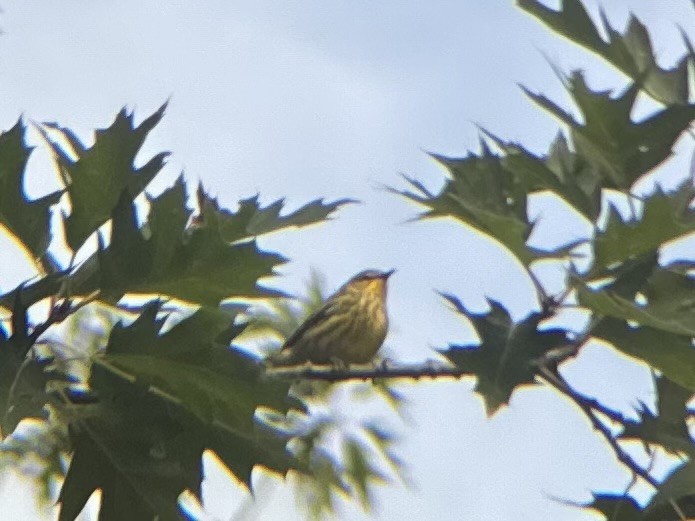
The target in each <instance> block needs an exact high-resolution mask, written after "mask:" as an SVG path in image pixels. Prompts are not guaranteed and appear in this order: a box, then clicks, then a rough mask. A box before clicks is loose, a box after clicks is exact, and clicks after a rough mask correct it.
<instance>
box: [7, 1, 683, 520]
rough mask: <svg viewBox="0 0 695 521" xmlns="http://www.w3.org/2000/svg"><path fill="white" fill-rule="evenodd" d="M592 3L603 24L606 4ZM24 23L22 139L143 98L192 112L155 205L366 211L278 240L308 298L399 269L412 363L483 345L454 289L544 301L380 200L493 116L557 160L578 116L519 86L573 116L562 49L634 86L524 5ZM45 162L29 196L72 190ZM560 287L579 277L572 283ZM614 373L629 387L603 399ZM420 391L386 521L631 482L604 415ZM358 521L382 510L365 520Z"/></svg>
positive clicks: (166, 144)
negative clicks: (450, 303) (599, 432)
mask: <svg viewBox="0 0 695 521" xmlns="http://www.w3.org/2000/svg"><path fill="white" fill-rule="evenodd" d="M554 4H557V2H553V5H554ZM604 4H605V5H604V8H605V9H606V11H607V13H608V15H609V18H610V19H611V20H613V21H614V22H615V24H614V25H617V26H618V27H619V28H621V29H622V28H623V27H624V23H625V20H626V17H627V13H628V11H629V10H633V11H635V12H636V13H637V14H638V15H639V16H640V17H641V18H642V20H644V21H646V22H647V25H648V26H649V27H650V29H651V30H653V31H654V34H655V35H656V43H655V49H656V50H657V52H658V55H659V57H660V58H662V59H663V62H664V63H669V64H670V63H671V59H672V58H673V57H674V56H676V55H678V54H679V53H680V52H681V50H682V47H681V44H680V36H679V34H678V31H677V28H676V24H679V25H681V26H682V27H684V28H690V29H691V28H692V27H695V9H693V6H692V4H691V2H689V1H688V0H663V1H661V2H653V1H650V0H631V1H629V0H610V1H606V2H604ZM589 6H590V7H591V9H592V11H593V12H594V14H595V13H596V12H597V9H596V6H597V4H596V2H594V1H591V2H589ZM3 10H4V13H3V14H2V15H1V16H0V27H1V28H2V29H3V30H4V33H5V34H4V35H3V36H2V37H0V93H1V94H2V99H3V100H4V103H3V104H2V105H1V106H0V128H2V129H8V128H9V127H10V126H11V125H13V124H14V122H15V121H16V119H17V117H18V116H19V115H20V114H23V115H24V116H25V117H26V118H27V119H32V120H36V121H59V122H60V123H61V124H63V125H65V126H68V127H70V128H73V129H75V130H76V131H77V132H78V134H80V135H82V136H83V137H85V138H86V137H88V132H89V131H90V130H91V129H93V128H95V127H100V126H106V125H107V124H109V123H110V121H111V120H112V118H113V116H114V115H115V113H116V112H117V111H118V110H119V109H120V108H121V106H123V105H128V106H129V107H133V108H135V109H136V116H137V117H138V118H142V117H145V116H146V115H148V114H150V113H151V112H152V111H154V110H155V109H156V108H157V107H158V106H159V105H160V104H161V103H162V102H164V101H165V100H166V99H168V98H171V101H170V105H169V108H168V111H167V116H166V117H165V119H164V121H163V122H162V123H161V124H160V126H159V127H158V129H157V130H156V131H155V132H154V133H153V134H152V136H151V138H150V140H149V141H148V145H147V149H146V151H147V152H152V153H153V152H157V151H160V150H171V151H172V152H173V156H172V158H171V160H170V162H169V165H168V166H167V168H166V173H165V174H164V175H163V176H162V179H160V180H159V181H158V182H157V183H156V185H155V186H154V187H153V189H152V191H153V192H158V191H159V190H161V189H162V188H163V187H164V186H166V185H168V184H169V183H171V181H172V180H173V179H174V178H175V176H176V175H178V173H179V172H180V171H182V170H183V171H184V172H185V175H186V178H187V179H188V180H189V181H190V182H191V183H195V182H197V181H198V180H201V181H202V182H203V183H204V184H205V186H206V188H207V189H208V190H209V191H210V192H211V193H212V194H215V195H217V196H218V197H219V198H220V200H221V202H222V203H223V204H226V205H233V204H234V203H235V201H237V200H238V199H239V198H241V197H246V196H249V195H253V194H254V193H256V192H260V193H261V195H262V197H263V199H264V200H265V201H271V200H273V199H275V198H278V197H287V201H288V204H289V205H290V206H296V205H300V204H302V203H304V202H306V201H308V200H311V199H314V198H316V197H327V198H340V197H346V196H349V197H355V198H358V199H360V200H361V201H362V202H363V204H361V205H354V206H352V207H349V208H346V209H345V210H343V211H342V212H340V213H339V214H338V215H337V218H336V219H335V220H334V221H332V222H330V223H328V224H326V225H322V226H319V227H314V228H311V229H309V230H305V231H301V232H290V233H286V234H279V235H276V236H273V237H271V238H268V239H266V240H265V241H264V245H265V246H267V247H269V248H273V249H277V250H279V251H281V252H282V253H284V254H285V255H287V256H289V257H290V258H291V259H292V262H291V263H290V264H288V265H287V266H285V267H284V268H283V269H282V272H283V274H284V275H285V276H284V277H283V278H282V279H279V280H278V281H277V282H276V284H277V286H279V287H282V288H283V289H287V290H289V291H299V290H301V288H302V287H303V284H304V282H305V281H306V279H307V278H308V274H309V269H310V268H311V267H316V268H318V269H319V270H321V271H322V272H323V273H325V275H326V277H327V280H328V282H329V286H330V287H331V288H335V287H337V286H338V285H340V284H341V283H342V282H343V281H344V280H345V279H347V278H348V277H349V276H350V275H352V274H353V273H355V272H357V271H359V270H361V269H363V268H366V267H374V268H383V269H386V268H391V267H395V268H397V269H398V274H397V276H395V277H394V278H393V279H392V284H391V293H390V315H391V319H392V324H393V327H392V333H391V335H390V336H389V338H388V339H387V343H386V344H387V348H388V351H389V353H390V356H391V357H392V358H393V359H396V360H407V361H416V360H421V359H423V358H426V357H429V356H431V350H430V349H431V347H436V346H439V347H441V346H445V345H446V344H447V343H448V342H455V343H465V342H470V341H472V339H473V336H472V333H471V329H470V328H469V327H468V326H467V325H466V324H463V323H461V321H460V320H459V319H457V318H456V317H455V316H454V315H453V314H452V313H450V312H449V311H447V310H446V309H445V307H444V306H443V304H442V302H441V300H440V299H439V298H438V297H437V296H436V294H435V293H434V291H433V289H442V290H447V291H450V292H453V293H455V294H457V295H458V296H460V297H461V298H462V300H463V301H464V302H465V303H466V304H467V305H468V306H469V307H471V308H473V309H477V310H483V309H484V308H485V304H484V297H485V296H490V297H493V298H495V299H498V300H500V301H501V302H503V303H504V304H505V305H506V306H507V307H508V308H509V309H510V310H511V311H512V313H513V315H514V316H515V317H517V318H519V317H522V316H523V315H524V314H526V313H527V312H528V311H529V309H530V306H531V305H532V302H533V290H532V288H531V286H530V284H529V283H528V281H527V280H525V278H524V276H523V274H522V273H521V272H520V271H519V270H518V268H517V267H516V265H515V264H514V262H513V261H512V260H511V258H510V256H508V255H506V254H505V253H503V252H502V251H501V250H500V248H499V247H498V246H497V245H496V244H494V243H493V242H491V241H489V240H487V239H485V238H483V237H481V236H479V235H477V234H475V233H473V232H471V231H468V230H466V229H464V228H462V227H460V226H454V225H453V224H452V223H451V222H447V221H436V222H427V223H405V221H406V220H407V219H409V218H410V217H412V216H413V215H414V214H415V213H416V212H417V208H415V207H413V206H411V205H409V204H407V203H406V202H405V201H403V200H400V199H399V198H397V197H395V196H393V195H389V194H387V193H386V192H385V191H383V190H381V189H380V188H379V187H380V186H381V185H384V184H386V185H395V186H402V182H401V181H400V179H399V177H398V173H399V172H406V173H408V174H410V175H413V176H415V177H417V178H419V179H421V180H422V181H423V182H424V183H425V184H426V185H428V186H430V187H432V188H433V189H436V188H438V187H439V186H440V184H441V182H442V180H443V173H442V171H441V170H440V169H439V168H438V167H437V166H436V165H435V164H434V163H433V162H432V161H431V160H430V159H429V158H428V157H427V156H426V155H425V154H424V153H423V150H429V151H434V152H438V153H442V154H448V155H464V154H465V153H466V151H467V150H468V149H477V146H478V145H477V139H478V136H477V130H476V126H475V124H476V123H479V124H482V125H483V126H485V127H487V128H488V129H490V130H492V131H493V132H495V133H497V134H498V135H501V136H503V137H505V138H508V139H511V140H516V141H519V142H522V143H524V144H525V145H527V146H528V147H529V148H531V149H532V150H534V151H537V152H541V151H544V150H545V149H546V147H547V145H548V143H549V141H550V140H551V138H552V137H553V136H554V135H555V133H556V131H557V124H556V122H555V121H554V120H553V119H552V118H551V117H550V116H549V115H546V114H544V113H542V112H541V110H540V109H538V108H537V107H535V106H534V105H532V103H531V102H529V101H528V100H526V99H525V97H524V95H523V94H522V93H521V91H520V90H519V88H518V86H517V83H523V84H524V85H526V86H528V87H530V88H531V89H532V90H536V91H542V92H544V93H545V94H546V95H548V96H550V97H551V98H553V99H555V100H557V101H558V102H560V103H563V104H565V105H566V106H568V103H569V102H568V100H567V96H566V94H565V93H564V92H563V90H562V87H561V85H560V83H559V82H558V80H557V79H556V78H555V76H554V75H553V73H552V71H551V69H550V66H549V65H548V63H547V62H546V61H545V58H544V57H543V53H545V55H547V56H548V57H549V58H550V60H552V61H553V62H554V63H556V64H557V65H559V66H560V67H561V68H562V69H563V70H565V71H569V70H570V69H571V68H584V69H586V70H587V71H588V76H589V80H590V85H592V86H593V87H595V88H596V87H607V86H616V85H622V84H623V83H622V82H621V81H622V80H620V78H619V77H618V76H616V75H615V74H614V73H612V72H611V71H610V69H608V67H607V66H604V65H603V64H602V63H601V62H599V60H598V59H597V58H595V57H592V56H590V55H588V54H587V53H585V52H583V51H580V50H579V49H578V48H576V47H574V46H573V45H572V44H570V43H568V42H566V41H564V40H562V39H560V38H557V37H553V36H551V34H550V33H549V32H548V31H547V30H546V29H545V28H544V27H542V26H541V25H540V24H539V23H537V22H536V21H535V20H533V19H532V18H530V17H529V16H527V15H525V14H523V13H522V12H521V11H519V10H517V9H516V8H515V7H514V6H513V2H512V1H511V0H505V1H502V0H490V1H486V2H461V1H453V0H430V1H428V2H421V1H414V0H407V1H402V0H401V1H396V0H388V1H375V0H370V1H364V0H351V1H325V0H324V1H318V0H304V1H302V2H270V1H265V0H255V1H233V0H227V1H207V2H189V1H182V0H172V1H169V2H166V4H163V3H155V2H141V1H137V0H122V1H120V2H94V1H92V2H86V1H75V2H38V1H23V2H16V1H15V2H7V3H4V4H3ZM691 36H692V31H691ZM688 146H690V147H691V144H688ZM683 164H685V163H683ZM32 166H33V170H32V177H31V178H30V180H29V186H28V190H29V192H30V194H31V195H32V196H38V195H41V194H43V193H45V191H47V190H48V187H49V186H50V183H51V182H53V181H52V179H51V177H50V175H48V174H47V168H48V167H47V164H46V162H45V156H42V155H41V154H37V157H36V159H35V160H34V162H33V165H32ZM532 211H535V212H537V213H538V215H540V217H541V220H540V224H539V230H538V233H539V237H538V240H539V242H541V243H542V241H543V240H544V239H546V240H552V236H551V235H550V230H549V228H551V227H553V226H554V225H556V224H557V222H558V220H559V219H563V230H564V232H565V233H569V234H570V235H572V236H573V237H574V238H578V237H581V236H582V235H583V234H585V233H586V229H585V227H584V226H583V225H582V223H580V222H579V221H578V220H576V218H575V217H572V216H568V215H567V214H564V213H561V212H558V211H557V208H556V207H555V206H553V205H552V204H550V203H548V202H547V201H546V202H543V201H541V202H538V204H534V205H532ZM544 234H548V235H544ZM0 248H1V249H0V251H2V252H3V262H2V263H0V281H3V283H4V284H7V286H8V287H9V286H11V285H12V284H8V283H7V282H8V281H11V282H14V283H18V282H20V281H21V280H22V278H24V277H27V276H28V275H29V274H30V272H29V271H27V269H26V268H24V267H23V266H22V265H21V259H20V258H18V257H17V258H16V261H15V257H14V256H13V254H12V253H7V252H11V251H12V250H10V248H11V246H10V245H8V244H7V241H4V242H0ZM7 256H9V257H10V261H9V262H7V261H6V260H5V259H6V258H7ZM546 275H547V277H549V278H552V277H553V275H554V277H555V280H559V276H558V273H555V274H553V273H547V274H546ZM2 289H7V287H3V288H2ZM585 358H587V359H588V360H587V361H590V362H591V363H584V364H582V363H581V361H580V362H579V363H578V364H576V367H574V368H572V376H573V377H574V378H575V379H576V380H575V381H577V382H580V383H581V385H583V388H584V389H587V390H596V391H597V392H601V393H603V394H602V396H603V397H605V398H606V399H608V400H610V401H611V404H613V405H615V406H622V407H627V406H628V405H629V404H634V403H636V398H635V397H636V396H639V397H641V398H642V399H645V400H648V399H649V392H650V386H649V381H648V379H647V378H645V376H646V373H645V371H644V369H643V368H639V367H631V366H628V364H626V363H625V362H624V361H622V360H619V359H616V358H615V357H613V356H612V355H611V354H610V353H609V352H607V351H606V350H601V349H594V350H592V352H589V353H587V356H586V357H585ZM606 380H609V381H618V382H625V383H628V382H629V385H625V386H620V387H619V386H616V387H615V388H614V389H606V386H605V385H603V386H602V388H600V389H599V388H597V387H596V382H597V381H606ZM592 382H594V383H593V384H592ZM623 387H624V389H623ZM403 388H404V390H405V391H406V394H407V396H408V398H409V399H410V400H411V403H412V405H411V408H410V413H411V417H412V421H411V422H410V424H408V425H405V426H403V427H402V428H401V432H402V434H403V437H404V441H403V443H402V444H401V446H400V455H401V456H402V458H403V459H404V460H405V461H406V462H407V463H408V464H409V466H410V474H411V475H412V478H413V480H414V482H415V488H407V487H404V486H402V485H399V484H395V485H393V486H390V487H383V488H382V489H380V491H379V493H378V495H377V511H376V515H377V517H378V518H379V519H383V520H397V519H399V520H400V519H441V520H445V521H446V520H452V521H453V520H459V519H471V520H499V519H502V520H506V519H515V520H525V519H529V520H531V519H532V520H557V519H563V520H569V521H571V520H584V519H592V517H591V516H590V515H588V514H587V513H585V512H582V511H580V510H577V509H574V508H572V507H568V506H565V505H562V504H560V503H557V502H553V501H551V500H550V499H548V497H549V496H556V497H562V498H568V499H574V500H578V501H581V500H587V499H588V498H589V491H590V490H605V489H608V490H619V489H620V487H622V486H624V485H625V483H626V482H627V480H628V475H627V473H626V472H624V471H623V470H621V469H620V468H619V467H618V466H617V464H616V462H615V460H614V458H613V456H612V454H611V452H610V451H609V450H608V449H607V447H606V446H605V445H604V444H603V443H601V441H600V440H599V439H598V437H597V436H595V435H594V434H593V433H592V432H591V429H590V427H589V426H588V424H587V422H585V421H584V419H583V418H582V417H580V415H579V414H578V413H576V412H575V411H574V410H572V408H571V407H570V405H569V404H568V403H567V402H566V401H564V400H563V399H561V398H559V397H557V396H555V395H553V394H551V393H548V392H544V391H541V390H530V391H529V390H525V391H522V392H518V393H516V394H515V395H514V398H513V400H512V403H511V406H510V407H509V408H506V409H504V410H502V411H501V412H500V413H499V414H498V415H496V416H495V417H494V418H493V419H491V420H486V419H485V418H484V414H483V408H482V403H481V400H480V399H479V398H478V397H477V396H476V395H474V394H473V393H472V392H471V389H472V382H470V381H463V382H444V381H439V382H420V383H418V384H417V385H412V384H407V383H406V384H404V385H403ZM210 474H211V478H210V480H209V483H208V485H207V487H206V494H207V496H208V498H209V500H210V502H209V512H210V515H211V517H210V519H222V520H226V519H229V518H230V516H231V515H232V514H233V513H234V512H235V509H236V507H237V506H238V501H239V500H240V498H241V495H239V494H232V493H230V492H229V490H228V488H225V487H227V486H228V485H227V484H225V483H223V482H222V478H221V477H220V476H219V475H218V474H216V473H215V472H214V471H212V470H211V472H210ZM276 488H279V489H278V490H275V492H274V494H273V495H272V498H264V497H260V498H259V500H260V501H262V502H263V503H264V504H265V503H268V504H267V507H266V509H265V510H263V511H262V512H261V513H258V516H257V518H258V519H270V518H274V519H299V518H300V517H299V516H298V515H297V514H295V513H294V512H293V509H292V508H289V507H288V505H292V504H293V503H292V501H293V500H292V496H291V494H290V492H289V491H288V490H287V489H283V488H282V487H276ZM21 491H22V489H21V487H20V486H18V485H16V481H13V480H8V479H6V481H5V484H4V486H3V487H2V489H1V490H0V511H2V512H11V513H14V517H15V518H17V519H19V518H26V516H27V515H28V514H27V512H30V511H31V510H27V509H29V508H30V505H31V499H30V497H29V496H28V495H27V494H23V493H18V492H21ZM32 515H33V514H32ZM36 515H38V514H36ZM341 515H342V517H344V518H345V519H355V520H356V519H366V518H367V516H366V515H365V514H363V513H362V512H361V511H360V510H359V509H357V508H354V507H351V506H347V507H345V508H343V509H341Z"/></svg>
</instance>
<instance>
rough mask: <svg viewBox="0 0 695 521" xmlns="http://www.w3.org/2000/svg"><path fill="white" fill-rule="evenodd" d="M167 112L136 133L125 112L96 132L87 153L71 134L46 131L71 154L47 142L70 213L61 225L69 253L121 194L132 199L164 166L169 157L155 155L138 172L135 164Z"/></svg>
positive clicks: (161, 110)
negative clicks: (62, 181) (59, 139)
mask: <svg viewBox="0 0 695 521" xmlns="http://www.w3.org/2000/svg"><path fill="white" fill-rule="evenodd" d="M165 108H166V104H164V105H162V106H161V107H160V108H159V110H157V111H156V112H155V113H154V114H152V115H151V116H149V117H148V118H147V119H145V120H144V121H143V122H142V123H141V124H140V125H139V126H137V127H136V126H135V124H134V122H133V114H132V113H130V114H128V113H127V112H126V109H125V108H124V109H123V110H121V112H120V113H119V114H118V115H117V116H116V119H115V120H114V122H113V124H112V125H111V126H110V127H109V128H106V129H100V130H97V131H96V133H95V141H94V145H93V146H92V147H90V148H88V147H86V146H85V145H83V144H82V143H79V141H77V138H76V137H75V136H74V135H73V134H72V133H69V132H68V131H66V130H64V129H61V128H59V127H57V126H55V125H50V126H51V128H53V130H54V131H56V132H58V133H60V134H61V136H62V137H63V138H64V139H65V140H66V141H67V142H68V143H72V147H71V148H73V150H72V151H69V150H66V149H65V148H63V147H62V146H61V145H59V144H57V143H55V142H53V141H49V143H50V144H51V147H52V149H53V152H54V154H55V158H56V161H57V163H58V166H59V168H60V169H61V172H62V174H63V177H64V178H65V180H66V184H67V189H68V194H69V195H70V204H71V206H72V212H71V213H70V215H69V216H68V217H67V218H66V220H65V234H66V238H67V243H68V245H69V246H70V248H72V250H73V251H77V250H78V249H79V248H80V246H82V244H83V243H84V241H85V240H86V239H87V238H88V237H89V236H90V235H91V234H92V233H94V231H96V230H97V228H99V226H101V225H102V224H104V223H105V222H106V221H107V220H108V218H109V217H110V216H111V213H112V212H113V210H114V208H115V207H116V206H117V204H118V202H119V198H120V197H121V196H122V194H123V193H124V191H125V192H126V193H127V194H128V197H130V199H131V200H132V199H134V198H135V197H136V196H137V195H138V194H139V193H140V192H142V191H143V190H144V189H145V187H146V186H147V185H148V184H149V182H150V181H151V180H152V179H153V178H154V177H155V176H156V175H157V173H159V171H160V170H161V169H162V167H163V166H164V161H165V158H166V157H167V155H168V154H167V153H160V154H157V155H156V156H154V157H152V158H151V159H149V160H148V161H147V162H146V163H145V164H144V165H143V166H141V167H139V168H136V167H135V158H136V156H137V155H138V153H139V152H140V149H141V148H142V145H143V143H144V142H145V138H146V137H147V135H148V134H149V132H150V131H151V130H152V129H153V128H154V127H155V126H156V125H157V123H159V121H160V120H161V119H162V116H163V115H164V110H165ZM73 155H75V156H76V157H77V159H76V160H75V159H73Z"/></svg>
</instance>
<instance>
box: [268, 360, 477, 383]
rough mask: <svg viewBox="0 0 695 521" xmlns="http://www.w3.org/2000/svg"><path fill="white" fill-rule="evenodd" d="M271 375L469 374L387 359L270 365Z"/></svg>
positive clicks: (327, 379) (363, 377) (322, 377)
mask: <svg viewBox="0 0 695 521" xmlns="http://www.w3.org/2000/svg"><path fill="white" fill-rule="evenodd" d="M266 374H267V375H268V376H275V377H278V378H283V379H290V380H294V379H306V380H322V381H325V382H339V381H346V380H372V379H374V378H412V379H415V380H419V379H420V378H461V377H462V376H464V375H465V374H466V373H465V372H464V371H463V370H461V369H459V368H456V367H453V366H450V365H445V364H442V363H440V362H434V361H432V360H431V361H429V363H425V364H412V365H399V366H391V365H390V364H388V362H386V361H385V362H384V363H382V364H380V365H376V366H375V365H356V364H352V365H350V366H349V367H337V366H331V365H311V364H305V365H295V366H283V367H268V368H267V369H266Z"/></svg>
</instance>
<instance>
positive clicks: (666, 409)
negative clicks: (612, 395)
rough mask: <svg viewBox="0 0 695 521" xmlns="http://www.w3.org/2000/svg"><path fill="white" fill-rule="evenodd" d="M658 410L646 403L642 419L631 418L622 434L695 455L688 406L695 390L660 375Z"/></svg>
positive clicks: (657, 388)
mask: <svg viewBox="0 0 695 521" xmlns="http://www.w3.org/2000/svg"><path fill="white" fill-rule="evenodd" d="M655 388H656V392H657V400H656V412H655V413H654V412H652V411H651V410H650V409H649V408H648V407H647V406H646V405H644V404H642V406H641V408H640V409H639V410H638V413H639V420H637V421H634V420H630V421H628V423H626V424H625V428H624V429H623V431H622V432H621V433H620V438H623V439H638V440H641V441H643V442H644V443H649V444H657V445H661V446H662V447H664V448H665V449H667V450H669V451H671V452H674V453H675V452H679V451H684V452H691V453H693V454H695V443H693V440H692V439H691V438H690V435H689V433H688V425H687V418H688V407H687V404H688V402H689V401H690V398H691V397H692V396H693V394H695V391H693V390H691V389H686V388H684V387H681V386H680V385H678V384H677V383H675V382H673V381H671V380H669V379H668V378H666V377H663V376H661V377H657V378H656V384H655Z"/></svg>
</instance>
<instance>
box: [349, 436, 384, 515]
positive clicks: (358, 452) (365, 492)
mask: <svg viewBox="0 0 695 521" xmlns="http://www.w3.org/2000/svg"><path fill="white" fill-rule="evenodd" d="M369 456H370V454H369V452H368V451H367V448H366V447H365V446H364V445H363V444H362V443H361V442H359V441H358V440H355V439H350V440H347V441H346V442H345V444H344V446H343V457H344V459H345V474H346V477H347V478H348V479H349V480H350V483H352V485H353V486H354V487H355V488H356V489H357V496H358V497H359V498H360V502H361V503H362V507H363V508H364V509H365V510H367V511H368V510H369V507H370V506H371V504H372V498H371V496H370V484H371V482H372V481H377V482H383V481H384V477H383V475H382V474H381V473H380V472H379V471H378V470H377V468H376V467H375V466H374V465H373V463H372V462H371V461H370V458H369Z"/></svg>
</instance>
